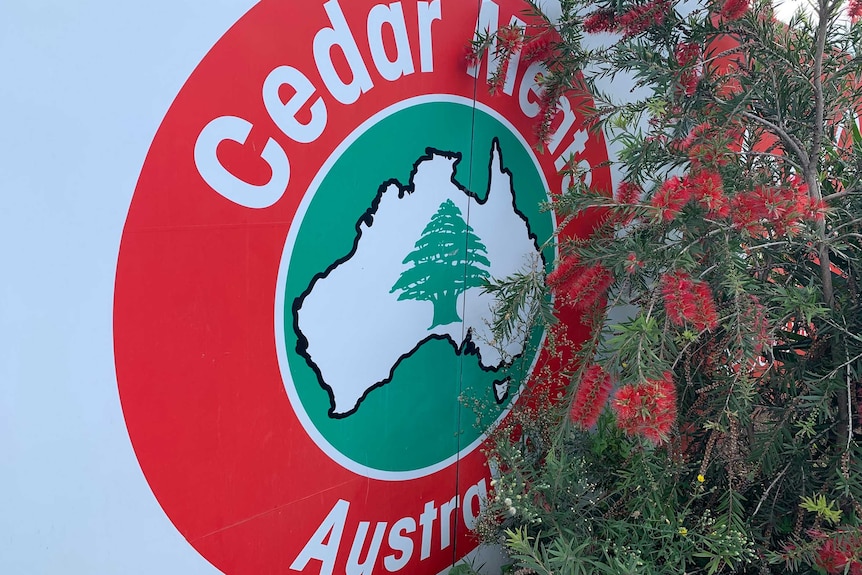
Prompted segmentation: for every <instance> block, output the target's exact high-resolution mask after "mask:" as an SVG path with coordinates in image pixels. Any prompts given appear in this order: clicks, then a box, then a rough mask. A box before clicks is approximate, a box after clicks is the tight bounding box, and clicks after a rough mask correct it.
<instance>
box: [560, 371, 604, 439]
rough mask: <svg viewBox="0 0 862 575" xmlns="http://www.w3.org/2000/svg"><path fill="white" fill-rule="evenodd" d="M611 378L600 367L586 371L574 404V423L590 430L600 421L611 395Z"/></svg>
mask: <svg viewBox="0 0 862 575" xmlns="http://www.w3.org/2000/svg"><path fill="white" fill-rule="evenodd" d="M612 387H613V385H612V383H611V376H610V375H608V373H607V372H606V371H605V370H604V369H602V368H601V367H600V366H598V365H591V366H590V367H588V368H587V369H586V371H584V374H583V376H581V381H580V383H579V384H578V391H577V392H576V393H575V399H574V401H573V402H572V409H571V412H570V416H571V418H572V422H573V423H575V424H577V425H580V426H581V427H583V428H584V429H588V428H590V427H592V426H594V425H595V424H596V422H597V421H598V420H599V414H601V412H602V407H604V405H605V403H607V401H608V397H609V396H610V394H611V388H612Z"/></svg>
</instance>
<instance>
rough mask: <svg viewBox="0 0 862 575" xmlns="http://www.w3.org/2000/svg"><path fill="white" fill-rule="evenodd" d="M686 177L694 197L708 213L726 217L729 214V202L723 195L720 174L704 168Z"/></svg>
mask: <svg viewBox="0 0 862 575" xmlns="http://www.w3.org/2000/svg"><path fill="white" fill-rule="evenodd" d="M687 179H688V180H689V183H690V186H691V188H692V195H693V196H694V199H695V200H697V201H698V202H699V203H700V204H701V205H702V206H703V207H704V208H705V209H706V211H707V212H708V213H709V215H711V216H713V217H717V218H726V217H727V216H728V215H729V214H730V204H729V203H728V201H727V197H726V196H725V195H724V186H723V184H722V181H721V176H720V175H719V174H718V173H717V172H712V171H708V170H704V171H702V172H698V173H697V174H695V175H694V176H689V178H687Z"/></svg>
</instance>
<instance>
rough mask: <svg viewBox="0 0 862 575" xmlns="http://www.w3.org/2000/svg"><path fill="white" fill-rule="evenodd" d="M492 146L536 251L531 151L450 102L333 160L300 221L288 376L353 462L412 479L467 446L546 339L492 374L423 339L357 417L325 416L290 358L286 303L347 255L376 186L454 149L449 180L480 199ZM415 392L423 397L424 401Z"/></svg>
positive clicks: (541, 192) (546, 226) (396, 121)
mask: <svg viewBox="0 0 862 575" xmlns="http://www.w3.org/2000/svg"><path fill="white" fill-rule="evenodd" d="M494 138H497V140H498V141H499V143H500V149H501V151H502V157H503V167H504V168H506V169H508V170H509V171H511V173H512V178H513V187H514V189H515V194H516V195H515V198H516V206H517V208H518V210H519V211H520V212H521V213H522V214H523V215H524V216H525V217H526V218H527V220H528V221H529V225H530V230H531V232H532V233H533V234H535V236H536V237H537V238H538V241H539V242H540V244H541V243H542V242H544V241H545V240H546V239H547V238H549V237H550V236H551V233H552V231H553V221H552V218H551V216H550V214H549V213H546V212H541V211H540V209H539V208H540V203H541V202H543V201H545V200H546V199H547V196H546V193H545V187H544V184H543V181H542V178H541V176H540V175H539V172H538V170H537V168H536V164H535V163H534V162H533V159H532V157H531V154H532V152H531V151H529V150H527V149H526V148H525V147H524V145H523V144H522V143H521V141H520V140H519V139H518V138H517V137H516V136H515V134H513V133H512V132H511V131H510V130H509V129H508V128H507V127H505V126H504V125H503V124H502V123H501V122H499V121H498V120H497V119H495V118H494V117H492V116H491V115H489V114H488V113H486V112H484V111H482V110H479V109H475V108H473V107H472V106H467V105H464V104H459V103H454V102H428V103H422V104H417V105H414V106H412V107H409V108H406V109H402V110H399V111H397V112H395V113H393V114H391V115H389V116H388V117H386V118H385V119H383V120H381V121H379V122H377V123H376V124H374V125H373V126H372V127H370V128H369V129H368V130H367V131H366V132H365V133H363V134H362V135H360V136H359V138H358V139H357V140H356V141H355V142H353V143H352V144H351V145H350V146H349V147H348V148H347V150H346V151H345V152H344V153H343V154H342V155H341V156H340V157H339V158H338V159H337V160H336V161H335V163H334V165H333V166H332V168H331V169H330V171H329V172H328V173H327V174H326V176H325V177H324V178H323V181H322V182H321V184H320V187H319V188H318V189H317V191H316V192H315V195H314V197H313V199H312V200H311V202H310V203H309V205H308V208H307V211H306V213H305V216H304V217H303V220H302V223H301V224H300V228H299V230H298V232H297V235H296V241H295V243H294V245H293V250H292V253H291V254H290V258H289V263H288V269H287V270H282V272H281V273H285V271H286V273H287V278H286V282H285V298H284V302H285V309H284V337H285V348H286V350H287V358H288V365H289V368H290V375H291V378H292V379H293V385H294V387H295V389H296V395H297V396H298V397H299V399H300V401H301V402H302V408H303V409H304V410H305V412H306V414H307V415H308V417H309V419H310V420H311V421H312V422H313V424H314V425H315V426H316V428H317V430H318V432H319V433H320V434H321V435H322V436H323V437H324V438H325V439H326V440H327V441H328V442H329V444H330V445H331V446H332V447H334V448H335V449H337V450H338V451H339V452H340V453H341V454H342V455H344V456H345V457H347V458H349V459H350V460H352V461H354V462H356V463H357V464H359V465H362V466H365V467H370V468H372V469H377V470H381V471H386V472H409V471H414V470H419V469H423V468H426V467H429V466H433V465H436V464H438V463H440V462H442V461H445V460H447V459H448V458H450V457H452V456H453V455H455V454H457V453H458V452H460V451H461V450H463V449H464V448H466V447H467V446H469V445H470V444H471V443H473V442H474V441H475V440H476V439H477V438H478V437H480V436H481V435H482V434H483V433H484V432H485V431H487V429H488V427H489V426H490V425H492V424H493V422H494V421H496V420H497V418H498V417H499V416H500V414H501V412H502V411H503V410H504V409H505V408H506V407H507V405H508V403H509V402H511V400H512V396H513V395H514V391H515V387H516V386H517V384H518V383H519V382H520V381H522V379H523V377H524V375H525V373H526V371H527V370H528V369H529V368H530V366H531V364H532V361H531V360H532V358H533V357H535V353H536V348H537V345H538V343H539V341H540V340H541V333H540V332H539V330H537V333H534V334H533V335H532V338H531V341H530V343H529V345H528V346H527V348H526V349H527V350H528V351H527V352H526V353H525V355H524V357H522V358H521V359H520V360H518V361H515V362H514V363H513V365H512V366H510V367H508V368H504V369H501V370H500V371H498V372H492V371H485V370H483V369H482V368H481V367H480V364H479V358H478V357H477V356H476V355H472V354H470V353H463V354H460V355H459V354H458V353H457V352H456V350H455V349H454V347H453V345H452V344H451V343H450V342H449V341H445V340H434V339H432V340H429V341H427V342H426V343H424V344H423V345H421V346H420V347H419V348H418V349H417V350H416V351H415V352H414V353H413V354H412V355H411V356H409V357H408V358H406V359H405V360H403V361H402V362H401V363H400V364H399V365H398V367H397V368H396V370H395V372H394V374H393V378H392V381H391V382H389V383H387V384H385V385H382V386H380V387H378V388H375V389H373V390H372V391H371V392H370V393H368V394H367V396H366V397H365V399H363V400H362V402H361V403H360V404H359V407H358V409H356V411H355V412H353V413H352V414H351V415H349V416H347V417H343V418H333V417H330V416H329V415H328V412H329V408H330V398H329V395H328V393H327V391H326V390H325V389H324V388H323V387H322V385H321V383H320V382H319V381H318V379H317V375H316V374H315V372H314V370H313V369H312V368H311V366H310V365H309V364H308V362H307V361H306V358H305V357H303V356H301V355H300V354H298V353H296V349H297V342H298V334H297V333H296V328H295V326H294V321H293V312H292V306H293V305H294V303H295V302H296V301H297V298H300V297H302V294H303V293H304V292H305V291H306V290H307V289H308V287H309V285H310V284H311V282H312V281H313V279H314V276H315V274H319V273H321V272H323V271H324V270H326V269H327V268H328V267H329V266H331V265H332V264H333V262H335V261H337V260H339V259H340V258H343V257H345V256H346V255H348V254H349V253H350V252H351V250H352V249H353V245H354V241H355V239H356V224H357V221H358V220H359V219H360V218H361V217H362V216H363V215H364V214H365V213H366V210H368V209H369V207H370V206H371V205H372V201H373V200H374V198H375V196H376V194H377V191H378V188H379V187H380V185H381V184H382V183H384V182H387V181H389V180H392V179H396V180H397V181H398V182H400V183H401V184H407V183H408V181H409V179H410V172H411V170H412V169H413V166H414V164H415V163H416V162H417V160H418V159H419V158H421V157H422V156H424V155H426V153H427V152H426V149H427V148H433V149H435V150H439V151H444V152H458V153H460V154H461V161H460V162H458V163H457V164H456V167H455V169H456V171H455V180H456V181H457V182H458V183H459V184H460V185H461V186H463V187H465V188H466V189H467V190H470V191H471V192H473V193H474V194H476V195H477V196H478V197H479V198H480V199H484V195H485V194H486V193H487V192H486V190H487V189H488V178H489V170H488V162H489V157H490V150H491V145H492V141H493V139H494ZM471 140H472V142H473V146H471ZM414 241H415V238H405V242H410V243H411V244H412V242H414ZM543 255H544V257H545V261H546V262H550V261H552V260H553V250H552V248H550V247H549V248H547V249H546V250H545V252H544V254H543ZM458 343H460V342H458ZM528 356H529V357H528ZM506 377H511V381H512V382H514V383H512V384H510V388H511V391H510V394H509V397H508V399H507V400H505V401H503V402H502V403H497V401H496V400H495V397H494V392H493V383H494V381H499V380H501V379H503V378H506ZM416 390H421V391H422V393H421V398H420V397H419V396H418V394H417V392H416Z"/></svg>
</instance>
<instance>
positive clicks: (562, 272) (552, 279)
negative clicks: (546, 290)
mask: <svg viewBox="0 0 862 575" xmlns="http://www.w3.org/2000/svg"><path fill="white" fill-rule="evenodd" d="M579 263H580V261H579V260H578V256H565V257H564V258H562V259H561V260H560V261H559V262H558V263H557V267H556V268H555V269H554V271H552V272H551V273H549V274H548V277H547V279H546V280H545V281H546V283H547V284H548V286H549V287H551V288H556V287H557V286H559V285H560V284H561V283H563V282H565V281H566V280H568V279H569V276H570V275H572V272H573V271H574V269H575V267H577V265H578V264H579Z"/></svg>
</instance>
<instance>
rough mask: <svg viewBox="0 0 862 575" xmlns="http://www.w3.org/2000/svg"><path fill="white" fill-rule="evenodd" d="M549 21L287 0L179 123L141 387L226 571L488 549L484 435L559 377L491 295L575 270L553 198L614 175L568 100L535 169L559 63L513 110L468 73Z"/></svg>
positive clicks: (471, 8) (150, 271)
mask: <svg viewBox="0 0 862 575" xmlns="http://www.w3.org/2000/svg"><path fill="white" fill-rule="evenodd" d="M524 7H525V5H524V4H522V3H521V2H517V1H514V0H494V1H491V0H486V1H484V2H482V3H481V10H480V9H479V6H478V5H477V4H476V3H472V2H462V1H460V0H430V1H419V2H416V1H403V2H393V3H390V4H383V3H380V4H376V3H374V2H372V1H367V0H365V1H358V0H357V1H351V2H347V1H339V0H329V1H326V2H307V3H302V4H301V7H300V5H297V4H296V3H286V2H278V1H275V0H264V1H262V2H260V3H259V4H258V5H256V6H255V7H254V8H253V9H252V10H251V11H249V12H248V13H247V14H246V15H245V16H244V17H243V18H242V19H240V20H239V21H238V22H237V23H236V25H234V26H233V27H232V28H231V29H230V30H229V31H228V32H227V33H226V34H225V35H224V36H223V37H222V38H221V40H220V41H219V42H218V43H217V44H216V45H215V47H214V48H213V49H212V50H211V51H210V52H209V53H208V54H207V55H206V57H205V58H204V59H203V61H202V62H201V63H200V65H199V66H198V67H197V69H196V70H195V71H194V73H193V74H192V75H191V77H190V78H189V79H188V81H187V83H186V84H185V86H184V87H183V89H182V90H181V91H180V93H179V94H178V96H177V98H176V100H175V101H174V103H173V105H172V106H171V108H170V110H169V111H168V113H167V115H166V116H165V118H164V121H163V123H162V125H161V127H160V129H159V131H158V133H157V134H156V137H155V139H154V141H153V143H152V146H151V148H150V151H149V153H148V155H147V158H146V162H145V164H144V167H143V170H142V172H141V175H140V178H139V181H138V185H137V188H136V191H135V195H134V198H133V200H132V204H131V207H130V209H129V213H128V218H127V221H126V226H125V229H124V232H123V239H122V244H121V249H120V257H119V263H118V267H117V280H116V292H115V310H114V334H115V356H116V367H117V379H118V384H119V390H120V399H121V402H122V406H123V413H124V417H125V421H126V425H127V428H128V431H129V435H130V437H131V440H132V444H133V446H134V449H135V454H136V456H137V458H138V461H139V463H140V465H141V468H142V469H143V471H144V474H145V476H146V478H147V481H148V483H149V485H150V487H151V488H152V490H153V493H154V494H155V496H156V498H157V499H158V501H159V503H160V504H161V506H162V508H163V509H164V511H165V513H166V514H167V515H168V517H169V518H170V519H171V521H172V522H173V524H174V525H175V526H176V528H177V529H178V530H179V531H180V532H181V533H182V535H183V536H184V537H185V538H186V539H187V540H188V541H189V543H190V544H191V545H192V546H194V547H195V549H197V550H198V551H199V552H200V553H201V554H202V555H203V556H204V557H205V558H206V559H207V560H209V561H210V562H211V563H212V564H213V565H215V566H216V567H217V568H218V569H220V570H221V571H223V572H224V573H227V574H229V575H238V574H246V573H248V574H263V573H306V574H309V573H314V574H326V575H331V574H333V573H348V574H351V575H353V574H356V575H358V574H370V573H375V574H376V573H398V572H401V573H409V574H420V575H421V574H435V573H439V572H441V571H444V570H445V569H446V568H447V567H449V566H451V565H452V564H453V563H454V562H455V561H457V560H459V559H461V558H462V557H464V556H465V555H466V554H467V553H469V552H470V551H472V550H473V549H474V548H475V547H476V544H477V542H476V540H475V538H474V537H473V536H472V535H471V534H470V528H472V527H473V526H474V524H475V521H476V518H477V515H478V513H479V510H480V506H481V505H482V501H483V500H484V498H485V497H486V495H487V493H488V490H489V488H490V485H489V484H490V476H489V470H488V468H487V465H486V462H485V460H484V457H483V455H482V450H481V446H482V444H483V441H484V440H485V437H486V435H487V433H488V431H489V430H490V429H492V428H493V426H494V425H495V424H497V423H498V422H499V421H500V420H501V419H502V418H504V417H505V416H506V414H507V413H508V411H509V410H510V409H511V407H512V405H513V403H514V402H516V401H518V398H519V395H520V391H521V390H520V388H519V386H520V384H521V382H522V381H524V380H525V378H526V377H527V376H528V375H529V374H530V373H531V371H532V370H534V369H536V366H537V365H542V364H544V363H546V362H548V361H551V358H549V357H548V356H547V353H546V352H545V351H543V346H542V343H543V340H544V335H545V334H543V333H542V332H541V330H534V331H533V332H532V333H528V334H526V335H525V337H515V338H512V340H511V341H495V340H494V338H493V335H492V334H491V332H490V329H489V328H488V322H489V321H490V320H491V319H492V317H493V305H494V302H493V299H492V297H491V296H490V295H488V294H485V293H483V290H482V285H483V283H484V282H485V281H486V280H488V279H491V278H503V277H506V276H509V275H511V274H513V273H516V272H518V271H520V270H523V269H527V268H529V267H530V266H547V265H550V263H551V262H552V260H553V259H554V257H555V254H554V250H553V242H550V241H549V238H551V237H552V234H553V231H554V229H555V226H556V222H555V219H554V216H553V214H552V213H550V212H544V211H542V210H541V209H540V206H539V204H540V202H542V201H546V200H547V199H548V193H549V191H550V192H557V191H559V190H562V189H563V187H564V186H565V185H567V182H565V181H564V180H563V178H562V177H561V176H560V175H559V171H560V170H561V169H562V168H564V167H565V166H566V165H567V164H568V163H569V162H575V163H582V165H584V166H598V165H599V164H600V163H601V162H604V161H606V160H607V152H606V148H605V145H604V141H603V139H602V136H601V134H598V133H589V132H587V130H586V129H585V128H584V127H583V118H582V117H581V116H580V115H579V114H578V112H577V107H578V102H573V101H569V100H568V99H566V98H564V99H562V100H560V102H559V103H558V106H559V113H558V118H557V120H556V121H555V128H556V130H555V133H554V135H553V137H552V138H551V141H550V143H549V145H548V151H547V152H546V153H544V154H536V153H535V152H534V151H533V146H534V144H535V141H534V137H533V136H532V134H533V130H534V126H535V123H536V120H537V116H538V114H539V113H540V105H539V102H540V97H541V88H540V87H539V85H538V84H537V75H538V74H540V73H542V70H543V69H542V67H541V65H540V64H539V63H536V62H528V61H526V59H523V60H522V58H521V55H520V54H515V55H514V56H513V57H512V58H511V60H509V62H508V63H507V65H506V76H505V78H506V79H505V82H504V83H503V85H502V88H501V90H500V93H498V94H497V95H493V96H492V95H491V94H490V93H488V90H487V89H486V86H485V79H486V78H487V77H490V76H491V75H492V74H493V72H494V69H495V66H496V64H495V63H494V55H493V51H492V52H491V54H490V56H489V57H486V58H485V62H484V63H482V64H480V65H479V66H478V67H471V66H469V65H468V63H467V60H466V59H465V53H466V46H467V43H468V41H469V39H470V38H471V37H472V36H473V35H474V32H475V30H476V29H477V27H478V29H486V28H487V29H491V30H495V29H497V28H498V26H500V25H505V24H509V23H514V24H523V22H522V20H521V18H522V11H523V9H524ZM489 59H490V60H491V63H490V64H489V63H488V62H487V60H489ZM489 68H490V69H489ZM596 174H598V175H602V174H603V171H602V170H597V171H596V172H594V174H593V176H592V177H593V178H594V179H595V178H596V177H597V176H596ZM606 177H609V176H607V175H606ZM599 183H600V182H598V181H596V182H595V183H594V185H598V184H599ZM587 226H588V223H585V222H575V223H574V224H573V225H572V226H570V227H569V228H567V230H566V233H567V234H575V233H584V232H585V231H586V230H587ZM569 331H570V333H569V337H571V338H574V339H576V340H577V339H582V338H584V337H586V333H585V331H584V328H583V326H580V325H579V324H577V322H573V325H572V326H571V327H570V329H569Z"/></svg>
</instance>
